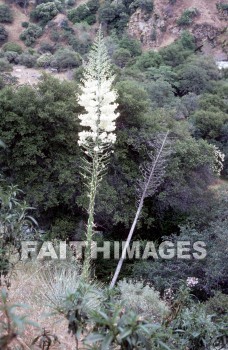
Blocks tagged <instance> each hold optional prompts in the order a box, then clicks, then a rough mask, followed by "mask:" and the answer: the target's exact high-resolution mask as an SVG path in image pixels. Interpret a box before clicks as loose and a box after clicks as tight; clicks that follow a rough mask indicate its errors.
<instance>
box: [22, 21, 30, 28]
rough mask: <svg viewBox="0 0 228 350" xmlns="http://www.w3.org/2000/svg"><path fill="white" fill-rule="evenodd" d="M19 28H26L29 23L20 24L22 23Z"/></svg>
mask: <svg viewBox="0 0 228 350" xmlns="http://www.w3.org/2000/svg"><path fill="white" fill-rule="evenodd" d="M21 26H22V27H23V28H28V26H29V22H22V23H21Z"/></svg>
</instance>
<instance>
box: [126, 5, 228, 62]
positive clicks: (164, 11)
mask: <svg viewBox="0 0 228 350" xmlns="http://www.w3.org/2000/svg"><path fill="white" fill-rule="evenodd" d="M188 9H196V11H197V14H196V16H195V17H194V18H192V20H191V21H192V22H191V23H190V24H189V25H187V26H178V24H177V20H178V19H179V18H181V16H183V13H184V12H185V11H186V10H188ZM227 18H228V17H227V11H226V12H225V11H221V10H219V9H218V0H212V1H208V0H191V1H189V0H176V1H170V0H155V1H154V11H153V13H152V15H151V16H150V17H149V19H148V16H147V15H145V13H143V11H141V10H140V9H138V10H137V11H136V12H135V13H134V14H133V15H132V16H131V19H130V22H129V33H130V34H131V35H133V36H135V37H136V38H137V39H139V40H141V42H142V43H143V45H144V46H145V48H147V49H148V48H150V49H151V48H153V49H156V50H159V48H161V47H164V46H167V45H169V44H171V43H172V42H173V41H175V40H176V39H177V38H178V37H179V36H180V33H181V32H182V31H183V28H184V29H188V30H189V31H190V32H191V33H192V34H193V35H194V36H195V38H196V40H197V43H198V46H202V50H203V52H205V53H209V54H212V55H214V56H215V57H216V58H217V59H226V58H227V32H226V29H227Z"/></svg>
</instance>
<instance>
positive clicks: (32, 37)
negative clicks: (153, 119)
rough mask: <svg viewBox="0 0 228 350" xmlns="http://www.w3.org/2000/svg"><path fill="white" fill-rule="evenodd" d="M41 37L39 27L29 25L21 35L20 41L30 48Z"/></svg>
mask: <svg viewBox="0 0 228 350" xmlns="http://www.w3.org/2000/svg"><path fill="white" fill-rule="evenodd" d="M41 35H42V28H41V27H39V26H37V25H36V24H29V26H28V28H27V29H25V30H24V31H23V32H22V33H21V35H20V39H21V40H23V41H24V42H25V45H26V46H32V45H33V44H34V43H35V42H36V39H37V38H39V37H40V36H41Z"/></svg>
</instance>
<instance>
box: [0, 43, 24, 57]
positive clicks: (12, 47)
mask: <svg viewBox="0 0 228 350" xmlns="http://www.w3.org/2000/svg"><path fill="white" fill-rule="evenodd" d="M2 49H3V51H11V52H17V53H18V54H19V55H20V54H21V53H22V51H23V50H22V48H21V46H20V45H18V44H16V43H13V42H8V43H6V44H4V45H3V47H2Z"/></svg>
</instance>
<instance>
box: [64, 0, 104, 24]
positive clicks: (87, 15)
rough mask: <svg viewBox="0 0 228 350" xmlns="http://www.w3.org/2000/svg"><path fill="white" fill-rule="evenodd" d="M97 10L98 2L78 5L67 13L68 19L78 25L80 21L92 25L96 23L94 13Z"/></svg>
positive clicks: (96, 0)
mask: <svg viewBox="0 0 228 350" xmlns="http://www.w3.org/2000/svg"><path fill="white" fill-rule="evenodd" d="M98 8H99V1H98V0H95V1H93V0H91V1H89V2H87V3H86V4H83V5H80V6H78V7H77V8H75V9H72V10H70V11H69V12H68V15H67V16H68V18H69V20H70V21H72V22H73V23H79V22H81V21H86V22H87V23H88V24H93V23H95V22H96V16H95V14H96V12H97V10H98Z"/></svg>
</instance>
